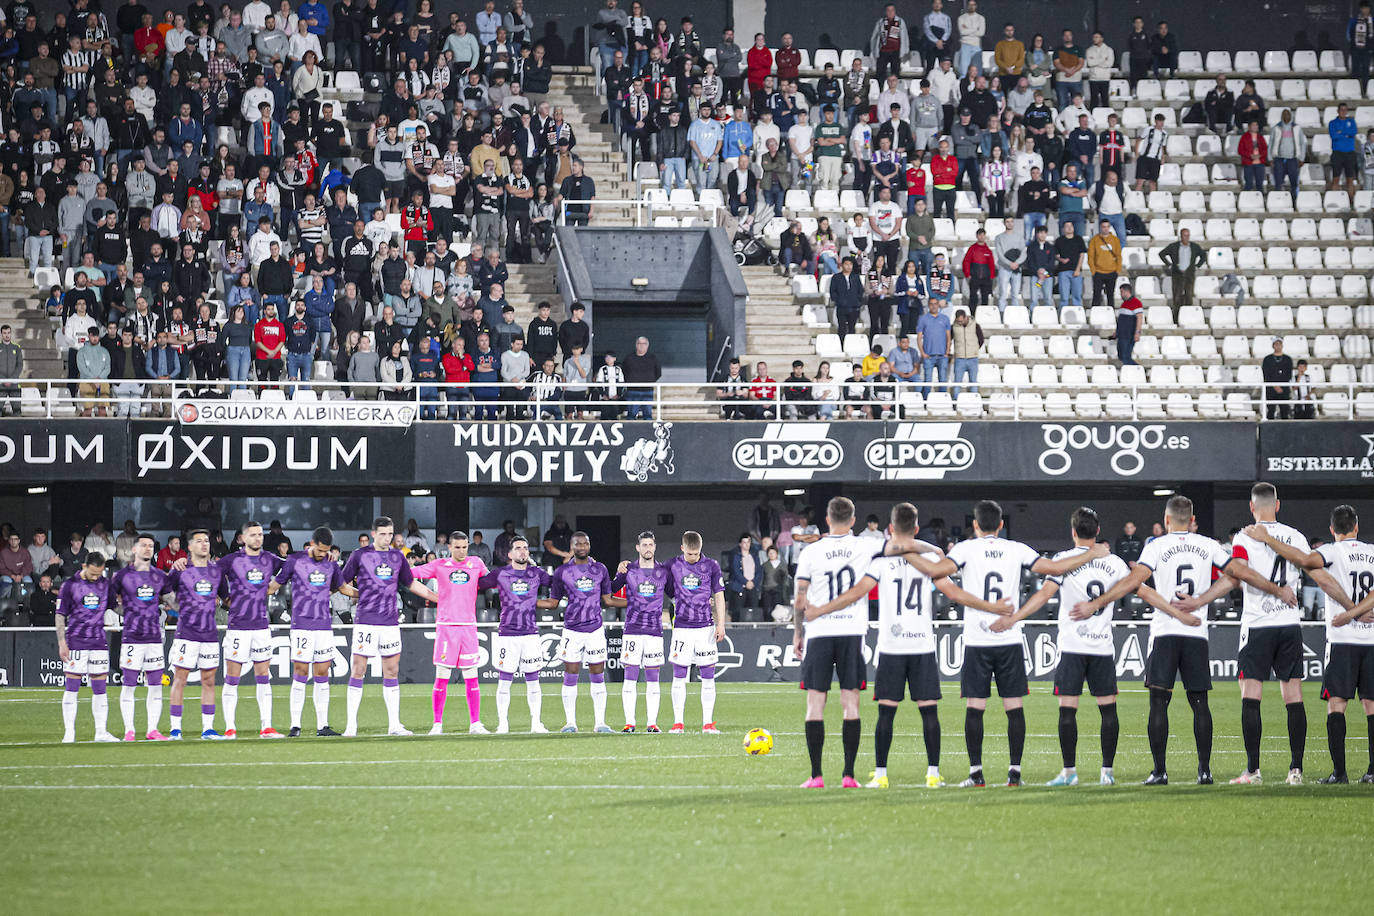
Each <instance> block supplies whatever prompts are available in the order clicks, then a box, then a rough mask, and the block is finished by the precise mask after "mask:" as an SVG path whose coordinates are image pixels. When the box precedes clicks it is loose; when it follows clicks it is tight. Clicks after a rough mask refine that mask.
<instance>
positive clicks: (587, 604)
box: [549, 531, 611, 734]
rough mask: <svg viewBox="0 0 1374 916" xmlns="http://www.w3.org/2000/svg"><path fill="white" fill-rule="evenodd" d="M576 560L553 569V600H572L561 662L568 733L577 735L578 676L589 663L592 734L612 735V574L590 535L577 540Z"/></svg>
mask: <svg viewBox="0 0 1374 916" xmlns="http://www.w3.org/2000/svg"><path fill="white" fill-rule="evenodd" d="M572 554H573V555H572V559H570V560H568V561H567V562H566V563H564V564H563V565H562V566H560V567H558V568H557V569H555V570H554V571H553V584H552V587H551V588H550V589H549V597H550V598H553V599H555V600H557V599H560V598H566V599H567V602H568V604H567V607H566V608H565V609H564V611H563V638H562V639H561V640H560V641H559V643H558V659H559V661H561V662H562V663H563V715H564V717H565V719H566V720H567V721H566V722H565V723H564V725H563V728H562V731H563V732H565V733H567V734H572V733H574V732H576V731H577V676H578V674H579V673H580V672H581V671H582V665H583V663H585V664H586V665H587V672H588V675H587V676H588V677H589V678H590V679H591V688H590V691H589V692H590V693H591V695H592V714H593V716H594V718H595V722H594V723H593V727H592V731H594V732H596V733H597V734H610V733H611V727H610V726H609V725H607V724H606V626H605V622H604V621H605V618H604V617H603V616H602V614H601V605H602V602H603V600H604V599H605V597H606V596H607V595H609V594H610V593H611V574H610V572H609V571H608V570H607V569H606V567H605V566H603V565H602V564H600V563H598V562H597V561H596V560H593V559H592V540H591V538H589V537H587V534H586V532H583V531H575V532H573V536H572Z"/></svg>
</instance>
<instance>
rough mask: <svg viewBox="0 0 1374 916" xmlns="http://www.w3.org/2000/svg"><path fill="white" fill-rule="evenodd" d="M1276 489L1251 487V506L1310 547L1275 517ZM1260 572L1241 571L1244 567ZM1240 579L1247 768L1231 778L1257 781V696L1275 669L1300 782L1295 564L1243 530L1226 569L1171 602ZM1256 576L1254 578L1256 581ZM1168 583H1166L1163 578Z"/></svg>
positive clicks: (1279, 531) (1282, 534)
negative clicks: (1212, 581)
mask: <svg viewBox="0 0 1374 916" xmlns="http://www.w3.org/2000/svg"><path fill="white" fill-rule="evenodd" d="M1278 511H1279V495H1278V491H1277V490H1275V489H1274V485H1273V484H1270V483H1262V482H1261V483H1257V484H1255V485H1254V486H1253V487H1251V488H1250V514H1251V515H1252V516H1254V519H1255V522H1256V523H1257V524H1259V525H1262V526H1264V527H1265V528H1267V529H1268V531H1269V535H1270V537H1272V538H1273V539H1275V540H1278V541H1282V542H1283V543H1285V544H1290V545H1292V546H1293V547H1294V548H1296V549H1298V550H1300V551H1302V552H1303V553H1307V552H1308V551H1309V550H1310V549H1311V548H1310V547H1309V546H1308V543H1307V538H1305V537H1303V535H1302V532H1300V531H1298V530H1297V529H1296V528H1290V527H1289V526H1288V525H1284V524H1282V523H1280V522H1279V521H1278V519H1277V516H1278ZM1242 570H1244V571H1246V572H1254V573H1257V574H1258V576H1244V575H1242V574H1241V571H1242ZM1233 579H1240V580H1241V582H1242V583H1243V584H1242V588H1241V595H1242V598H1243V604H1242V605H1241V615H1240V652H1239V654H1238V655H1237V658H1236V662H1237V668H1238V673H1239V674H1240V697H1241V699H1240V732H1241V738H1242V739H1243V740H1244V742H1245V772H1243V773H1241V774H1240V775H1239V776H1237V777H1236V778H1235V779H1233V780H1231V783H1232V784H1233V785H1258V784H1259V782H1260V769H1259V766H1260V757H1259V755H1260V732H1261V725H1262V723H1261V720H1260V697H1261V696H1262V694H1263V690H1264V682H1265V681H1267V680H1269V677H1270V676H1271V675H1272V676H1273V677H1274V678H1275V679H1277V680H1278V682H1279V694H1280V695H1281V696H1282V697H1283V702H1284V706H1285V707H1286V709H1287V711H1288V748H1289V751H1290V757H1289V763H1288V779H1287V782H1288V784H1289V785H1294V786H1299V785H1302V757H1303V752H1304V751H1305V749H1306V746H1307V710H1306V709H1305V708H1304V707H1303V705H1302V627H1301V626H1300V625H1299V623H1298V620H1299V610H1298V602H1297V598H1296V597H1294V594H1293V593H1294V591H1295V589H1296V586H1297V585H1298V567H1297V565H1296V564H1294V563H1292V562H1291V561H1289V560H1286V559H1284V558H1283V557H1282V556H1281V555H1280V554H1279V553H1277V552H1276V551H1275V550H1274V549H1273V548H1272V547H1270V546H1268V544H1266V543H1264V542H1262V541H1257V540H1255V539H1254V538H1252V537H1250V536H1249V535H1247V534H1245V533H1244V532H1242V533H1240V534H1237V535H1236V536H1235V538H1234V539H1233V540H1232V542H1231V562H1230V563H1229V564H1228V565H1227V567H1226V575H1224V576H1222V577H1221V578H1220V579H1218V580H1217V582H1216V584H1215V585H1213V586H1212V587H1211V588H1209V589H1208V590H1207V591H1205V592H1203V593H1202V594H1201V595H1197V596H1195V597H1188V596H1179V597H1178V598H1177V599H1176V600H1175V601H1174V607H1177V608H1179V609H1180V610H1185V611H1189V612H1192V611H1195V610H1197V609H1198V608H1200V607H1202V606H1203V605H1204V604H1206V603H1207V602H1209V601H1211V600H1212V599H1213V598H1220V597H1221V596H1222V595H1224V594H1226V593H1227V592H1228V591H1230V590H1231V589H1232V588H1234V587H1235V583H1234V582H1233V581H1230V580H1233ZM1266 579H1267V580H1268V582H1269V583H1270V584H1271V585H1273V586H1277V587H1278V590H1279V594H1277V595H1276V594H1274V592H1273V590H1271V589H1270V588H1266V587H1264V586H1263V582H1264V581H1265V580H1266ZM1256 580H1258V581H1256ZM1166 587H1167V583H1166Z"/></svg>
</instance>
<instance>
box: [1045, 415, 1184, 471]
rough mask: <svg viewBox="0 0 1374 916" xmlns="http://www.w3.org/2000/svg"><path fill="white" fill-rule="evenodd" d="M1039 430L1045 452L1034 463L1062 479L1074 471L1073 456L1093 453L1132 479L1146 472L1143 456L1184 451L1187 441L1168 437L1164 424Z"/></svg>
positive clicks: (1056, 426)
mask: <svg viewBox="0 0 1374 916" xmlns="http://www.w3.org/2000/svg"><path fill="white" fill-rule="evenodd" d="M1040 430H1041V432H1042V434H1043V437H1044V443H1045V448H1044V450H1043V451H1042V452H1041V453H1040V457H1039V459H1038V461H1037V463H1038V464H1039V466H1040V470H1041V471H1043V472H1044V473H1046V474H1048V475H1049V476H1051V477H1061V476H1063V475H1064V474H1067V473H1068V472H1069V471H1070V470H1071V469H1072V468H1073V460H1074V456H1075V455H1083V456H1087V455H1090V454H1092V453H1094V452H1096V453H1098V454H1101V455H1105V456H1107V464H1108V465H1109V466H1110V467H1111V469H1112V472H1113V473H1114V474H1116V475H1117V476H1118V477H1134V476H1136V475H1137V474H1139V473H1140V472H1141V471H1143V470H1145V455H1146V453H1148V452H1155V451H1186V450H1187V449H1189V448H1191V445H1192V444H1191V442H1190V441H1189V438H1188V437H1187V436H1184V435H1170V434H1169V430H1168V427H1167V426H1166V425H1165V424H1163V423H1152V424H1149V425H1146V426H1134V425H1117V424H1108V423H1097V424H1091V425H1089V424H1083V423H1078V424H1074V425H1071V426H1066V425H1064V424H1061V423H1043V424H1041V426H1040Z"/></svg>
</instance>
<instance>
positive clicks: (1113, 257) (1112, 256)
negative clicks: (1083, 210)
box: [1088, 219, 1121, 308]
mask: <svg viewBox="0 0 1374 916" xmlns="http://www.w3.org/2000/svg"><path fill="white" fill-rule="evenodd" d="M1097 226H1098V228H1097V234H1096V235H1094V236H1093V237H1092V241H1090V242H1089V243H1088V270H1089V271H1091V272H1092V276H1093V306H1094V307H1095V306H1097V305H1099V304H1101V302H1102V298H1103V296H1105V297H1106V299H1107V308H1111V307H1112V305H1113V302H1112V291H1113V290H1114V289H1115V288H1116V277H1117V274H1119V273H1121V239H1120V238H1118V237H1117V235H1116V233H1115V232H1113V231H1112V224H1111V223H1110V222H1109V221H1107V220H1105V219H1104V220H1101V221H1100V222H1099V223H1098V224H1097Z"/></svg>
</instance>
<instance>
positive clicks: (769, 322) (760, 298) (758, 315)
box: [735, 265, 834, 381]
mask: <svg viewBox="0 0 1374 916" xmlns="http://www.w3.org/2000/svg"><path fill="white" fill-rule="evenodd" d="M740 271H741V273H743V274H744V282H745V283H746V284H747V285H748V287H749V305H748V306H747V310H748V328H749V336H748V339H747V340H746V341H745V346H744V347H743V348H739V347H737V348H735V352H736V353H738V354H739V357H740V361H741V362H742V363H744V365H745V368H746V369H747V370H748V374H749V375H750V376H751V377H752V376H753V374H754V365H755V364H756V363H757V362H758V361H759V360H763V361H764V362H766V363H767V364H768V374H769V375H771V376H772V377H773V378H775V379H778V380H779V381H781V380H782V377H783V376H785V375H787V374H789V373H790V372H791V371H792V360H794V359H800V360H803V361H805V362H806V368H807V373H808V375H809V374H810V373H813V372H815V371H816V367H815V354H816V334H817V333H818V332H817V331H815V330H814V329H812V328H809V327H807V326H806V325H805V324H804V323H803V322H802V319H801V307H800V306H799V305H798V304H797V302H796V300H795V299H794V298H793V296H792V282H791V281H790V280H789V279H788V278H786V277H784V276H781V275H779V274H777V273H774V270H773V268H772V267H767V266H764V265H757V266H754V267H741V268H740ZM831 374H832V375H833V374H834V373H833V372H832V373H831Z"/></svg>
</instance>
